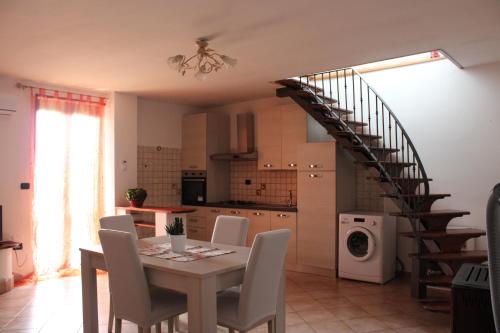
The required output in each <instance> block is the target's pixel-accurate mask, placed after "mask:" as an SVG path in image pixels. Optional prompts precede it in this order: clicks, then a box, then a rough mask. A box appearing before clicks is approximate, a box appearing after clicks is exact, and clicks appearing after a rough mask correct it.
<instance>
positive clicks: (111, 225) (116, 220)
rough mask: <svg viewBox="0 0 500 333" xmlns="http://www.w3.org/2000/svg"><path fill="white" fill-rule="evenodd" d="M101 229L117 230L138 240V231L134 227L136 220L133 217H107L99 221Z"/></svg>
mask: <svg viewBox="0 0 500 333" xmlns="http://www.w3.org/2000/svg"><path fill="white" fill-rule="evenodd" d="M99 224H100V225H101V229H109V230H117V231H124V232H129V233H131V234H132V237H134V238H135V239H137V238H138V237H137V230H136V229H135V225H134V218H133V217H132V215H115V216H105V217H101V218H100V219H99Z"/></svg>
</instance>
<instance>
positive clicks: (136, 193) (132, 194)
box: [125, 188, 148, 208]
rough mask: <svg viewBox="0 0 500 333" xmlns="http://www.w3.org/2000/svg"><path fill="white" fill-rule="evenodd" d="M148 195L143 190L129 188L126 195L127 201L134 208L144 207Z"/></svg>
mask: <svg viewBox="0 0 500 333" xmlns="http://www.w3.org/2000/svg"><path fill="white" fill-rule="evenodd" d="M147 196H148V193H147V192H146V190H145V189H143V188H129V189H128V190H127V193H125V199H127V201H128V202H130V205H131V206H132V207H138V208H140V207H142V205H143V204H144V200H146V198H147Z"/></svg>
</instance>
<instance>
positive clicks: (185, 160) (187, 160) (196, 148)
mask: <svg viewBox="0 0 500 333" xmlns="http://www.w3.org/2000/svg"><path fill="white" fill-rule="evenodd" d="M181 166H182V170H206V169H207V114H206V113H196V114H188V115H184V117H183V118H182V162H181Z"/></svg>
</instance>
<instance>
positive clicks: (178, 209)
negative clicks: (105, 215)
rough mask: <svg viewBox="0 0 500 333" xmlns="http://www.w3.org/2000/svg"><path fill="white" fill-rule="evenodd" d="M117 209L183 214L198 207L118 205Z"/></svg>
mask: <svg viewBox="0 0 500 333" xmlns="http://www.w3.org/2000/svg"><path fill="white" fill-rule="evenodd" d="M115 208H116V209H124V210H126V211H129V212H150V213H171V214H183V213H192V212H195V211H196V209H193V208H184V207H147V206H146V207H141V208H138V207H131V206H127V207H122V206H117V207H115Z"/></svg>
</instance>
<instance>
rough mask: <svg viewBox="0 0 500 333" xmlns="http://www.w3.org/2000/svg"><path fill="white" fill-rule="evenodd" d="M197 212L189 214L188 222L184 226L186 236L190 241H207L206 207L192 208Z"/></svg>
mask: <svg viewBox="0 0 500 333" xmlns="http://www.w3.org/2000/svg"><path fill="white" fill-rule="evenodd" d="M190 208H193V209H196V211H195V212H193V213H189V214H187V217H186V219H187V221H186V223H185V224H184V226H185V229H186V236H187V238H189V239H196V240H206V233H207V213H206V207H198V206H192V207H190Z"/></svg>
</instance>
